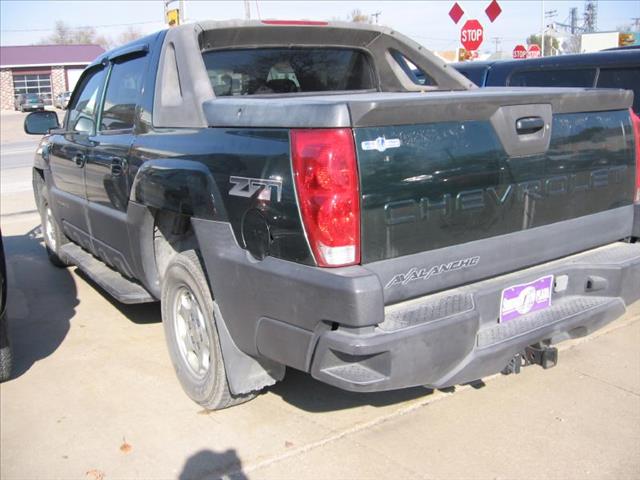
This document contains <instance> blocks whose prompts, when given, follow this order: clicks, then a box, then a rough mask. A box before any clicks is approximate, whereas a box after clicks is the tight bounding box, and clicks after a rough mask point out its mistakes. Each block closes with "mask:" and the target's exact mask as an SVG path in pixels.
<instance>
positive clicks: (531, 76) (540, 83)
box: [508, 68, 596, 88]
mask: <svg viewBox="0 0 640 480" xmlns="http://www.w3.org/2000/svg"><path fill="white" fill-rule="evenodd" d="M595 78H596V69H595V68H576V69H564V70H552V69H548V68H545V69H540V70H529V71H520V72H515V73H513V74H511V77H510V78H509V83H508V84H509V86H511V87H583V88H591V87H593V82H594V80H595Z"/></svg>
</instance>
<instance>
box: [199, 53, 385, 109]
mask: <svg viewBox="0 0 640 480" xmlns="http://www.w3.org/2000/svg"><path fill="white" fill-rule="evenodd" d="M202 57H203V59H204V63H205V65H206V68H207V73H208V74H209V80H210V81H211V85H212V86H213V91H214V93H215V94H216V96H218V97H224V96H230V95H264V94H274V93H276V94H277V93H279V94H282V93H297V92H327V91H341V90H370V89H374V88H376V87H375V82H374V76H373V70H372V68H371V64H370V62H369V59H368V57H367V56H366V54H364V53H363V52H361V51H360V50H355V49H349V48H253V49H238V50H212V51H208V52H203V54H202Z"/></svg>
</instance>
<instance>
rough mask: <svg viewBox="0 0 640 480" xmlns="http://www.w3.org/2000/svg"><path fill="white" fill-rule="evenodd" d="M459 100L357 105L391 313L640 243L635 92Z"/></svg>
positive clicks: (369, 256)
mask: <svg viewBox="0 0 640 480" xmlns="http://www.w3.org/2000/svg"><path fill="white" fill-rule="evenodd" d="M496 91H498V92H500V93H499V95H496ZM449 97H450V101H451V100H452V97H454V94H450V95H449ZM455 98H456V100H455V101H454V102H455V103H450V104H449V106H447V104H446V102H443V101H442V98H439V96H438V95H437V94H436V95H431V94H430V95H424V96H423V97H422V98H418V99H415V100H414V101H411V102H405V106H404V108H402V106H401V103H399V101H398V100H393V101H391V102H384V101H380V102H378V103H377V104H375V105H366V106H363V105H362V104H361V105H358V104H356V105H350V108H351V112H352V118H353V121H354V124H356V128H355V140H356V148H357V155H358V167H359V172H360V179H361V195H362V224H361V235H362V263H363V264H364V265H365V266H366V267H367V268H370V269H372V270H374V271H375V272H376V273H377V274H378V275H379V277H380V279H381V281H382V282H383V285H384V286H385V287H386V288H385V297H386V298H385V300H386V301H387V302H393V301H398V300H401V299H406V298H411V297H413V296H418V295H422V294H425V293H428V292H432V291H436V290H440V289H443V288H447V287H451V286H455V285H460V284H463V283H466V282H469V281H473V280H477V279H479V278H486V277H489V276H492V275H497V274H502V273H506V272H509V271H514V270H517V269H520V268H523V267H526V266H530V265H533V264H537V263H542V262H545V261H548V260H552V259H554V258H559V257H561V256H565V255H569V254H572V253H576V252H579V251H582V250H586V249H588V248H592V247H595V246H598V245H603V244H606V243H610V242H613V241H616V240H619V239H621V238H624V237H626V236H629V235H630V233H631V228H632V224H633V206H632V204H633V197H634V190H635V168H636V167H635V154H634V140H633V138H634V137H633V127H632V123H631V119H630V115H629V111H628V106H629V105H630V104H631V96H630V94H629V93H628V92H624V91H606V92H603V91H598V92H596V91H593V90H577V89H513V90H507V89H502V91H500V90H498V89H494V90H492V91H491V92H489V94H488V95H486V96H484V97H483V94H482V93H478V91H471V92H465V93H462V94H460V93H458V92H456V94H455ZM384 118H387V125H383V124H382V122H381V120H382V119H384ZM358 124H359V125H361V126H359V127H358V126H357V125H358ZM390 259H395V260H393V261H389V260H390Z"/></svg>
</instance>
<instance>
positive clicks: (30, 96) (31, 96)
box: [27, 93, 40, 100]
mask: <svg viewBox="0 0 640 480" xmlns="http://www.w3.org/2000/svg"><path fill="white" fill-rule="evenodd" d="M27 100H40V97H39V96H38V94H37V93H27Z"/></svg>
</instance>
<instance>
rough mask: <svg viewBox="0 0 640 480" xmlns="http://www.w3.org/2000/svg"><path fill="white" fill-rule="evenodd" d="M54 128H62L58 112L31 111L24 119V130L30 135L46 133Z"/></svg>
mask: <svg viewBox="0 0 640 480" xmlns="http://www.w3.org/2000/svg"><path fill="white" fill-rule="evenodd" d="M52 128H60V122H59V121H58V114H56V112H48V111H39V112H31V113H30V114H29V115H27V118H25V119H24V131H25V132H26V133H28V134H29V135H45V134H47V133H49V130H51V129H52Z"/></svg>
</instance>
